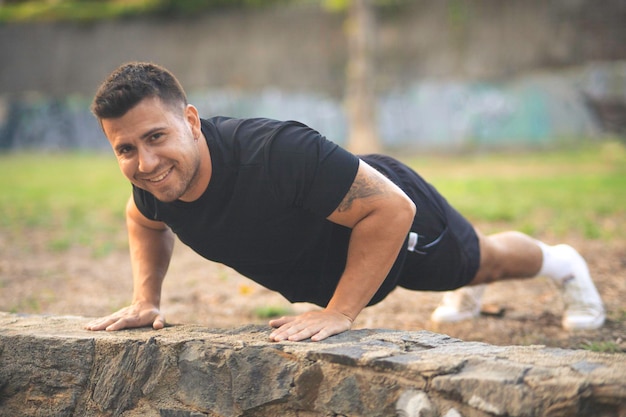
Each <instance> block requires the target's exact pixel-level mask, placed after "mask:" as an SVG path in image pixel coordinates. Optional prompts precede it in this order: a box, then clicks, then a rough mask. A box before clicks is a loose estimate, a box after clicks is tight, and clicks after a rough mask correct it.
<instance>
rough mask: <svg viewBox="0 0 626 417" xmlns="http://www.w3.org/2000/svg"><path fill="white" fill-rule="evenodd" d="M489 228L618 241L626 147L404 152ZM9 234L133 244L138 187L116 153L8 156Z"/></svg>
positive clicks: (108, 245)
mask: <svg viewBox="0 0 626 417" xmlns="http://www.w3.org/2000/svg"><path fill="white" fill-rule="evenodd" d="M403 159H404V160H405V161H407V162H408V163H409V164H410V165H412V166H413V167H415V168H416V169H417V170H418V172H420V173H422V174H423V175H424V176H425V177H426V178H427V179H428V180H429V181H431V182H432V183H433V184H435V185H436V186H437V187H438V188H439V190H440V191H441V192H442V194H444V195H445V196H446V197H447V198H448V200H449V201H450V202H451V203H452V204H453V205H454V206H455V207H457V209H459V211H461V212H462V213H463V214H465V215H466V216H467V217H468V218H469V219H470V220H472V221H473V222H477V223H478V224H479V225H480V227H481V228H482V229H483V231H484V232H496V231H500V230H505V229H517V230H522V231H524V232H527V233H530V234H532V235H537V236H553V237H566V236H572V235H574V236H580V237H583V238H586V239H600V240H605V241H609V240H612V239H616V238H623V236H626V148H625V147H624V145H621V144H619V143H617V142H602V143H598V144H595V145H593V146H589V147H585V148H581V149H574V150H566V151H559V152H543V153H528V154H519V155H512V154H504V155H503V154H499V155H495V154H489V155H471V156H454V157H452V156H423V157H418V158H412V159H408V158H403ZM0 167H2V173H3V175H0V234H3V235H5V236H6V237H8V239H10V241H11V242H12V243H13V244H19V245H21V247H23V248H24V250H29V247H31V245H32V244H33V243H32V242H30V241H29V240H28V239H29V238H28V236H30V234H29V233H28V232H33V231H35V232H37V233H38V234H39V236H40V237H41V236H44V237H45V241H44V242H43V244H44V245H45V249H47V250H49V251H51V252H63V251H66V250H68V249H69V248H71V247H73V246H76V245H82V246H86V247H89V248H91V249H92V254H93V256H95V257H98V256H105V255H106V254H107V253H109V252H110V251H112V250H115V249H118V248H120V247H121V246H123V245H125V235H124V206H125V203H126V200H127V198H128V196H129V195H130V185H129V184H128V181H127V180H126V179H125V178H124V177H123V176H122V174H121V173H120V172H119V169H118V167H117V163H116V161H115V158H114V157H113V155H112V154H108V153H104V154H84V153H63V154H44V153H23V154H0Z"/></svg>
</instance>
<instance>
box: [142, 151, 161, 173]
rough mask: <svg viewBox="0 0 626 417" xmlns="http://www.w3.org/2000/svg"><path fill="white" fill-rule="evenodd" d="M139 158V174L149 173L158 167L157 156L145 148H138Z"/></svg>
mask: <svg viewBox="0 0 626 417" xmlns="http://www.w3.org/2000/svg"><path fill="white" fill-rule="evenodd" d="M137 152H138V157H139V166H138V170H139V172H144V173H150V172H153V171H154V169H155V168H156V167H157V166H158V165H159V158H158V156H157V155H156V154H155V153H154V152H153V151H152V150H151V149H149V148H147V147H140V148H139V149H138V151H137Z"/></svg>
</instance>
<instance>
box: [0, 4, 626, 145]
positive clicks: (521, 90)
mask: <svg viewBox="0 0 626 417" xmlns="http://www.w3.org/2000/svg"><path fill="white" fill-rule="evenodd" d="M378 21H379V22H378V23H379V25H378V32H377V41H378V51H379V53H378V59H377V63H376V66H377V79H376V86H375V87H376V89H377V90H378V97H379V106H378V114H377V121H378V128H379V134H380V136H381V139H382V141H383V145H385V146H387V147H389V148H404V149H409V150H430V149H436V150H452V151H457V152H458V151H460V150H465V149H476V148H480V149H483V148H485V149H491V148H502V147H507V148H511V147H513V148H519V147H529V146H532V147H538V146H544V145H546V144H547V145H548V146H550V145H551V144H552V143H557V144H562V143H565V142H568V141H570V140H580V138H585V137H590V136H595V135H598V133H599V132H601V131H602V129H603V128H606V127H607V126H609V130H610V131H611V132H613V133H618V134H619V133H624V134H626V122H625V120H626V110H624V109H626V64H624V62H626V43H624V42H623V39H626V25H624V24H623V22H624V21H626V1H623V0H604V1H603V2H602V5H601V6H599V5H598V4H597V3H596V2H593V1H591V0H575V1H574V0H569V1H565V0H559V1H557V0H555V1H549V2H546V1H542V0H533V1H528V0H509V1H506V2H503V1H502V0H473V1H467V2H466V1H459V0H449V1H440V0H419V1H413V2H407V5H404V6H402V7H398V8H395V9H394V8H391V9H385V10H384V12H381V13H379V15H378ZM344 24H345V23H344V19H343V16H342V15H340V14H331V13H328V12H325V11H323V10H321V9H320V8H319V6H316V5H315V3H314V2H313V3H311V4H309V5H307V6H289V7H286V6H282V7H275V8H267V9H256V10H250V11H243V12H242V11H236V10H223V11H219V12H215V13H213V14H208V15H202V16H197V17H195V18H188V19H165V18H161V19H157V18H152V19H129V20H119V21H108V22H97V23H82V24H68V23H51V22H48V23H45V22H44V23H28V24H5V25H1V26H0V150H2V149H25V148H45V149H65V148H89V149H93V148H96V149H106V147H107V143H106V141H104V139H103V137H102V135H101V133H100V132H99V129H98V126H97V124H96V123H95V121H94V120H93V118H92V117H91V115H90V114H89V111H88V106H89V101H90V99H91V97H92V95H93V93H94V91H95V89H96V88H97V86H98V84H99V83H100V82H101V81H102V79H103V78H104V77H105V76H106V75H107V74H108V73H109V72H110V71H111V70H112V69H113V68H115V67H117V66H118V65H119V64H120V63H122V62H126V61H130V60H149V61H154V62H158V63H161V64H163V65H165V66H166V67H168V68H170V69H171V70H173V71H174V72H175V73H176V74H177V75H178V76H179V78H180V79H181V81H182V82H183V85H185V87H186V89H187V91H188V93H190V96H191V98H192V101H193V103H194V104H196V105H197V106H198V107H199V108H200V110H201V112H202V114H203V116H209V115H215V114H223V115H230V116H238V117H252V116H263V117H271V118H277V119H296V120H300V121H302V122H305V123H307V124H309V125H311V126H312V127H314V128H316V129H318V130H319V131H321V132H322V133H323V134H325V135H326V136H328V137H329V138H330V139H331V140H333V141H336V142H338V143H340V144H344V140H345V137H346V134H347V130H348V126H347V122H346V117H345V115H344V110H343V107H342V97H343V93H344V75H345V64H346V49H345V38H344ZM596 60H599V61H602V62H601V63H598V62H595V61H596ZM619 60H622V61H619ZM590 93H593V94H594V96H593V99H594V100H592V101H589V100H588V96H589V94H590ZM607 99H608V100H609V102H608V104H609V106H608V107H606V106H605V104H606V103H607V101H606V100H607ZM590 103H592V104H593V105H592V106H589V104H590ZM606 109H608V110H606ZM605 119H606V120H608V122H606V120H605Z"/></svg>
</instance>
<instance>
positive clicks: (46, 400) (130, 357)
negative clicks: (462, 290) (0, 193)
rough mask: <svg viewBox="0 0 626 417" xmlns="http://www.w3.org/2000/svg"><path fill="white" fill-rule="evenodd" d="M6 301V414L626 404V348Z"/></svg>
mask: <svg viewBox="0 0 626 417" xmlns="http://www.w3.org/2000/svg"><path fill="white" fill-rule="evenodd" d="M87 321H88V320H87V319H85V318H81V317H54V316H18V315H13V314H6V313H0V415H1V416H17V415H28V416H125V417H135V416H160V417H199V416H210V417H216V416H258V417H264V416H268V417H269V416H272V417H276V416H281V417H292V416H293V417H296V416H297V417H313V416H395V415H400V416H410V417H414V416H423V417H424V416H429V417H439V416H446V417H453V416H455V417H458V416H462V417H475V416H480V417H485V416H567V417H571V416H593V417H605V416H606V417H613V416H615V417H624V416H626V405H625V404H626V355H624V354H599V353H593V352H587V351H582V350H565V349H553V348H546V347H542V346H528V347H523V346H508V347H502V346H492V345H488V344H484V343H476V342H463V341H461V340H458V339H453V338H450V337H448V336H445V335H440V334H436V333H431V332H427V331H419V332H400V331H390V330H355V331H351V332H347V333H344V334H341V335H338V336H335V337H332V338H330V339H328V340H326V341H323V342H318V343H313V342H304V343H291V342H285V343H271V342H269V341H268V335H269V329H267V328H265V327H259V326H246V327H241V328H238V329H229V330H215V329H207V328H203V327H199V326H188V325H180V326H172V327H167V328H165V329H163V330H160V331H154V330H151V329H137V330H129V331H122V332H115V333H106V332H88V331H85V330H82V325H83V324H84V323H86V322H87Z"/></svg>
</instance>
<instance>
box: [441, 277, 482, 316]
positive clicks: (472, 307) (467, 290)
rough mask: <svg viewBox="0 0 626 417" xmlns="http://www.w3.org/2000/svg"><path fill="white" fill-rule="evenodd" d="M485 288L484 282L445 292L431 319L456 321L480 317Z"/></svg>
mask: <svg viewBox="0 0 626 417" xmlns="http://www.w3.org/2000/svg"><path fill="white" fill-rule="evenodd" d="M485 288H486V285H484V284H483V285H474V286H468V287H461V288H459V289H458V290H454V291H447V292H445V293H444V295H443V298H442V299H441V302H440V303H439V306H438V307H437V308H436V309H435V310H434V311H433V313H432V314H431V316H430V319H431V320H432V321H434V322H435V323H454V322H457V321H462V320H468V319H472V318H474V317H478V315H479V314H480V306H481V304H482V298H483V293H484V292H485Z"/></svg>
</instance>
